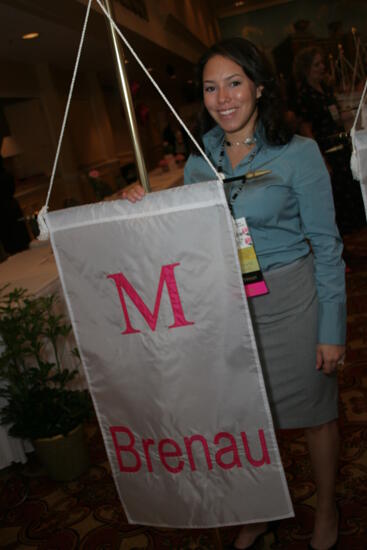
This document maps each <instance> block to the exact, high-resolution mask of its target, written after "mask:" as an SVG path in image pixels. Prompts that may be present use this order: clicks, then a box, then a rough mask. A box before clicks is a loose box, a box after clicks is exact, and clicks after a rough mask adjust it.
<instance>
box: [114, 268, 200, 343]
mask: <svg viewBox="0 0 367 550" xmlns="http://www.w3.org/2000/svg"><path fill="white" fill-rule="evenodd" d="M178 265H180V264H179V263H175V264H169V265H163V266H162V268H161V275H160V278H159V284H158V291H157V296H156V300H155V305H154V311H153V313H152V312H151V311H150V310H149V308H148V307H147V306H146V304H145V303H144V302H143V300H142V299H141V298H140V296H139V294H138V293H137V292H136V290H135V288H134V287H133V286H132V285H131V284H130V283H129V281H128V280H127V279H126V277H125V275H123V273H115V274H114V275H107V278H108V279H113V280H114V281H115V284H116V287H117V291H118V293H119V297H120V302H121V306H122V311H123V312H124V317H125V321H126V330H124V331H123V332H122V334H134V333H137V332H141V331H140V330H136V329H134V327H133V326H132V325H131V322H130V318H129V313H128V311H127V307H126V302H125V297H124V292H123V291H125V292H126V294H127V295H128V296H129V298H130V300H131V301H132V302H133V304H134V305H135V307H136V308H137V309H138V310H139V311H140V313H141V314H142V316H143V317H144V319H145V320H146V322H147V323H148V325H149V327H150V329H151V330H152V331H153V332H154V331H155V329H156V326H157V320H158V313H159V307H160V304H161V298H162V292H163V285H164V283H166V286H167V290H168V296H169V299H170V302H171V307H172V311H173V317H174V320H175V322H174V323H173V325H170V326H169V327H168V328H177V327H184V326H186V325H193V324H194V322H193V321H186V318H185V314H184V312H183V309H182V304H181V299H180V295H179V293H178V288H177V283H176V279H175V274H174V269H175V267H177V266H178Z"/></svg>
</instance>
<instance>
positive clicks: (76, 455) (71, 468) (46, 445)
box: [32, 424, 89, 481]
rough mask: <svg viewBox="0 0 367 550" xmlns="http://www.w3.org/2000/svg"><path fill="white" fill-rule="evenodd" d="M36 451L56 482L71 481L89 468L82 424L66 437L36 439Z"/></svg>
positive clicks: (34, 442) (56, 436)
mask: <svg viewBox="0 0 367 550" xmlns="http://www.w3.org/2000/svg"><path fill="white" fill-rule="evenodd" d="M32 443H33V445H34V449H35V451H36V454H37V456H38V458H39V459H40V461H41V463H42V465H43V466H44V467H45V469H46V471H47V473H48V475H49V476H50V477H51V478H52V479H55V480H56V481H71V480H72V479H75V478H77V477H78V476H80V475H81V474H83V473H84V472H85V471H86V470H87V469H88V466H89V454H88V449H87V445H86V442H85V439H84V428H83V425H82V424H80V425H79V426H77V427H76V428H74V430H72V431H71V432H69V433H68V434H67V435H66V436H64V435H55V436H54V437H47V438H42V439H36V440H34V441H33V442H32Z"/></svg>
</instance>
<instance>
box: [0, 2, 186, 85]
mask: <svg viewBox="0 0 367 550" xmlns="http://www.w3.org/2000/svg"><path fill="white" fill-rule="evenodd" d="M85 13H86V8H85V6H84V5H83V4H81V3H79V2H76V1H75V0H62V1H61V0H0V58H2V59H5V60H7V61H17V62H22V63H27V64H28V63H29V64H38V63H49V64H52V65H54V66H58V67H61V68H63V69H67V70H70V71H71V70H72V69H73V68H74V64H75V60H76V54H77V51H78V46H79V40H80V36H81V30H82V26H83V21H84V17H85ZM31 31H37V32H39V34H40V36H39V38H37V39H35V40H22V39H21V36H22V35H23V34H24V33H26V32H31ZM123 31H124V35H125V36H126V37H127V39H128V40H129V41H130V42H131V43H132V44H134V49H135V51H136V52H137V54H138V55H139V56H140V57H141V58H142V59H144V63H145V65H146V66H147V67H152V68H153V71H152V75H153V76H154V77H155V78H156V79H157V80H158V81H159V84H160V85H161V86H162V88H164V89H165V90H168V91H170V90H171V89H172V88H174V87H175V86H177V85H178V84H179V81H180V83H181V85H182V84H183V83H187V81H188V80H190V79H191V78H192V74H193V66H192V64H191V63H190V62H189V61H187V60H186V59H183V58H182V57H180V56H178V55H175V54H174V53H172V52H170V51H168V50H167V49H165V48H162V47H160V46H158V45H157V44H155V43H153V42H151V41H149V40H147V39H146V38H144V37H142V36H141V35H139V34H137V33H134V32H133V31H131V30H129V29H126V28H124V29H123ZM126 57H127V59H128V61H129V63H128V65H127V68H128V73H129V78H130V80H131V79H135V80H138V81H139V80H144V79H146V77H143V73H142V69H141V68H140V67H138V66H137V63H136V61H135V60H133V59H132V57H131V55H130V54H127V55H126ZM178 68H179V70H178ZM80 70H82V71H88V70H93V71H97V72H98V73H99V75H100V77H101V79H102V82H103V83H104V84H105V85H106V86H108V85H111V84H113V83H114V82H115V71H114V62H113V56H112V54H111V49H110V44H109V36H108V33H107V30H106V22H105V18H104V17H103V16H102V15H100V14H99V13H97V12H96V11H94V10H91V13H90V18H89V21H88V28H87V34H86V39H85V44H84V47H83V52H82V57H81V60H80ZM172 73H173V74H172ZM176 73H177V74H176ZM172 76H176V78H172Z"/></svg>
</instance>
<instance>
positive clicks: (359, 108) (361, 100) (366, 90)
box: [350, 78, 367, 134]
mask: <svg viewBox="0 0 367 550" xmlns="http://www.w3.org/2000/svg"><path fill="white" fill-rule="evenodd" d="M366 92H367V78H366V82H365V83H364V88H363V92H362V95H361V99H360V101H359V105H358V109H357V113H356V116H355V119H354V122H353V126H352V128H351V130H350V133H351V134H352V133H353V132H354V131H355V128H356V126H357V121H358V117H359V115H360V112H361V109H362V105H363V102H364V96H365V95H366Z"/></svg>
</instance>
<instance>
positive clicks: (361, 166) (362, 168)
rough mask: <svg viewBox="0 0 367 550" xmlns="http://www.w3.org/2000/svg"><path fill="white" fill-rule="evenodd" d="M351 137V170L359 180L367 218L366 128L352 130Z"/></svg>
mask: <svg viewBox="0 0 367 550" xmlns="http://www.w3.org/2000/svg"><path fill="white" fill-rule="evenodd" d="M351 138H352V144H353V157H354V159H353V160H354V164H352V172H353V176H354V178H355V179H357V180H359V182H360V185H361V192H362V197H363V203H364V209H365V213H366V218H367V130H354V131H353V132H351Z"/></svg>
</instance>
